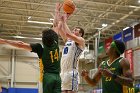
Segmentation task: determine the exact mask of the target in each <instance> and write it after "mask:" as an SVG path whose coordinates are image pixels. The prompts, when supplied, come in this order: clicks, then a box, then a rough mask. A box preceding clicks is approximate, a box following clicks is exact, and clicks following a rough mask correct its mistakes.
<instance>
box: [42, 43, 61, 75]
mask: <svg viewBox="0 0 140 93" xmlns="http://www.w3.org/2000/svg"><path fill="white" fill-rule="evenodd" d="M42 62H43V66H44V73H47V72H48V73H59V72H60V58H59V47H58V45H54V46H53V47H44V49H43V55H42Z"/></svg>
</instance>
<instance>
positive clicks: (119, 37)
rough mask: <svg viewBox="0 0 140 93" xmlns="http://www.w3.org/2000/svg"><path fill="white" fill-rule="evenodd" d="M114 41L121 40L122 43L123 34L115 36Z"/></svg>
mask: <svg viewBox="0 0 140 93" xmlns="http://www.w3.org/2000/svg"><path fill="white" fill-rule="evenodd" d="M113 40H119V41H122V32H120V33H118V34H116V35H114V36H113Z"/></svg>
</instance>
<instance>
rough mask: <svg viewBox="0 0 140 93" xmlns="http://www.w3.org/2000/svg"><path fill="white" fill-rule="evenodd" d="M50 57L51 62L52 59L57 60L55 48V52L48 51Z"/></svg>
mask: <svg viewBox="0 0 140 93" xmlns="http://www.w3.org/2000/svg"><path fill="white" fill-rule="evenodd" d="M50 57H51V60H52V63H53V62H54V60H57V61H58V58H59V56H58V51H57V49H56V50H55V53H53V51H50Z"/></svg>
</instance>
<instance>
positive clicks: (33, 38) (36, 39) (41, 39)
mask: <svg viewBox="0 0 140 93" xmlns="http://www.w3.org/2000/svg"><path fill="white" fill-rule="evenodd" d="M33 39H36V40H42V38H33Z"/></svg>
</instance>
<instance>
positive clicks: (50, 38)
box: [42, 29, 58, 47]
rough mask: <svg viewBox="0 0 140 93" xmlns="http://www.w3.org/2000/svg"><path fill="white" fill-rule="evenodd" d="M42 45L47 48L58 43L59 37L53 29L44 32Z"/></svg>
mask: <svg viewBox="0 0 140 93" xmlns="http://www.w3.org/2000/svg"><path fill="white" fill-rule="evenodd" d="M42 43H43V45H46V46H49V47H50V46H51V45H52V44H54V43H58V35H57V33H55V32H54V31H53V30H52V29H45V30H43V31H42Z"/></svg>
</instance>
